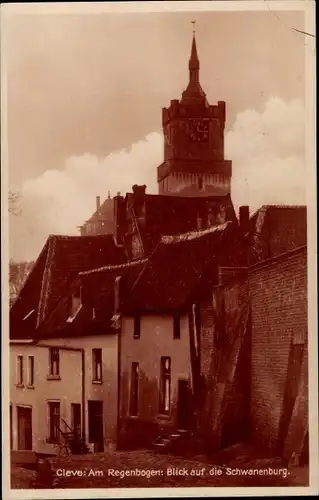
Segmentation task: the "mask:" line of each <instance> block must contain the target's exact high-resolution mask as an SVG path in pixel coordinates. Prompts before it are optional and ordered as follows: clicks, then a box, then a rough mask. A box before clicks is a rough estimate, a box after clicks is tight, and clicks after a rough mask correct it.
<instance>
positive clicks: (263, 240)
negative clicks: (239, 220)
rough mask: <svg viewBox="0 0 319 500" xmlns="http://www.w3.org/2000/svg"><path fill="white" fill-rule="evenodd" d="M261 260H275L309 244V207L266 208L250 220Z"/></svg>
mask: <svg viewBox="0 0 319 500" xmlns="http://www.w3.org/2000/svg"><path fill="white" fill-rule="evenodd" d="M250 226H251V233H252V237H253V240H254V242H255V244H256V245H257V246H259V253H260V255H259V259H258V260H263V259H265V258H272V257H276V256H278V255H280V254H282V253H285V252H289V251H291V250H294V249H295V248H298V247H301V246H304V245H306V244H307V207H306V206H303V205H299V206H289V205H264V206H262V207H261V208H260V209H259V210H257V212H255V213H254V215H253V216H252V217H251V219H250Z"/></svg>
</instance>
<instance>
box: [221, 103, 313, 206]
mask: <svg viewBox="0 0 319 500" xmlns="http://www.w3.org/2000/svg"><path fill="white" fill-rule="evenodd" d="M304 130H305V118H304V106H303V104H302V102H301V101H300V100H298V99H294V100H291V101H289V102H284V101H282V100H281V99H278V98H276V97H271V98H270V99H269V100H268V101H267V103H266V104H265V108H264V110H263V111H262V112H260V113H258V112H257V111H255V110H250V109H248V110H245V111H243V112H242V113H239V114H238V115H237V117H236V120H235V123H234V125H233V127H232V129H231V130H230V131H229V132H228V134H227V136H226V138H225V152H226V156H227V158H229V159H232V161H233V178H232V198H233V202H234V205H235V206H236V207H237V208H238V206H240V205H246V204H247V205H250V207H251V210H256V209H257V208H258V207H260V206H261V205H263V204H287V205H291V204H305V203H306V186H305V179H306V166H305V160H304V158H305V151H304V148H305V139H304Z"/></svg>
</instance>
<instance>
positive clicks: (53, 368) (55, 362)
mask: <svg viewBox="0 0 319 500" xmlns="http://www.w3.org/2000/svg"><path fill="white" fill-rule="evenodd" d="M49 357H50V360H49V363H50V375H51V376H54V377H58V376H59V375H60V353H59V349H57V348H56V347H51V348H50V351H49Z"/></svg>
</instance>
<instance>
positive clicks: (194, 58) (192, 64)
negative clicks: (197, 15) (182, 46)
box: [188, 21, 199, 80]
mask: <svg viewBox="0 0 319 500" xmlns="http://www.w3.org/2000/svg"><path fill="white" fill-rule="evenodd" d="M192 24H193V41H192V50H191V55H190V59H189V63H188V67H189V72H190V80H191V79H192V76H197V78H198V73H199V59H198V54H197V46H196V37H195V24H196V21H192ZM192 73H196V75H195V74H194V75H193V74H192Z"/></svg>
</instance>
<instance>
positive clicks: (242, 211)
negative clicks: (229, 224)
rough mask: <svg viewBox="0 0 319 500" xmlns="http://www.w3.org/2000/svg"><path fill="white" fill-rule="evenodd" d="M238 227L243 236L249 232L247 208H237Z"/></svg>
mask: <svg viewBox="0 0 319 500" xmlns="http://www.w3.org/2000/svg"><path fill="white" fill-rule="evenodd" d="M239 227H240V229H241V230H242V231H243V233H244V234H247V233H248V231H249V206H247V205H243V206H241V207H239Z"/></svg>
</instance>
